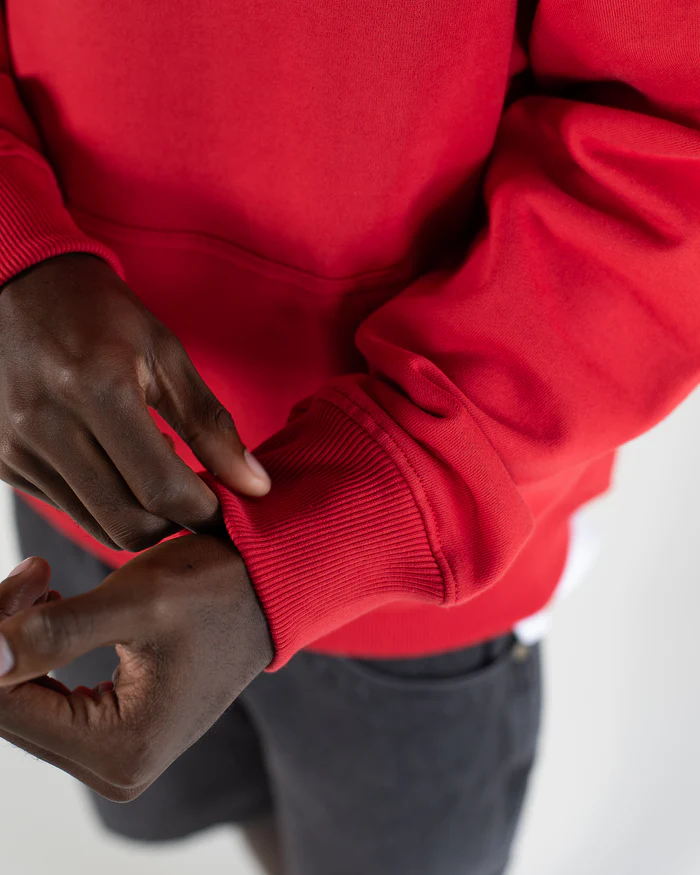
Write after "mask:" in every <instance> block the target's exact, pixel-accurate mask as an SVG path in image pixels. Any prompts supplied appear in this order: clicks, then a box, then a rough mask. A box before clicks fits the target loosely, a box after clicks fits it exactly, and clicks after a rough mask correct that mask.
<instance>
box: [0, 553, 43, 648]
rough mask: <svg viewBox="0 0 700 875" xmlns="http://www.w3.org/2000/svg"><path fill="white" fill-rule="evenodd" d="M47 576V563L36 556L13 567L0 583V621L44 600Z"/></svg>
mask: <svg viewBox="0 0 700 875" xmlns="http://www.w3.org/2000/svg"><path fill="white" fill-rule="evenodd" d="M49 576H50V570H49V566H48V564H47V563H46V562H45V561H44V560H43V559H40V558H38V557H37V556H30V557H29V558H28V559H24V560H23V561H22V562H20V563H19V565H17V567H16V568H13V569H12V571H10V573H9V574H8V575H7V577H6V578H5V580H4V581H3V582H2V583H1V584H0V621H2V620H5V619H8V618H9V617H13V616H14V615H15V614H18V613H20V611H24V610H26V609H27V608H30V607H32V605H35V604H37V603H38V602H41V601H42V600H45V599H46V597H47V596H48V593H49ZM1 658H2V657H0V659H1Z"/></svg>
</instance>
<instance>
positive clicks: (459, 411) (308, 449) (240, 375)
mask: <svg viewBox="0 0 700 875" xmlns="http://www.w3.org/2000/svg"><path fill="white" fill-rule="evenodd" d="M4 6H5V22H4V24H5V34H4V36H5V37H6V44H7V51H6V52H5V53H4V56H3V58H2V61H1V64H2V71H1V75H0V128H1V130H0V281H6V280H8V279H10V278H11V277H12V276H14V275H16V274H17V273H18V272H19V271H21V270H23V269H24V268H26V267H28V266H30V265H32V264H34V263H35V262H38V261H40V260H42V259H45V258H47V257H48V256H52V255H56V254H58V253H67V252H92V253H95V254H97V255H99V256H101V257H102V258H104V259H106V260H107V261H108V262H109V263H110V264H111V265H113V267H114V268H115V270H117V271H119V272H120V274H121V275H122V276H123V277H124V278H125V279H126V280H127V281H128V283H129V284H130V285H131V287H132V288H133V289H134V291H135V292H136V293H137V294H138V295H139V296H140V297H141V299H142V300H143V301H144V303H145V304H146V305H147V306H148V307H149V308H150V309H151V311H152V312H153V313H154V314H155V315H156V316H157V317H158V318H160V319H161V320H162V321H163V322H164V323H166V324H167V325H168V326H169V327H170V328H171V329H172V330H173V331H174V332H175V333H176V334H177V335H178V336H179V337H180V338H181V340H182V341H183V343H184V345H185V347H186V348H187V350H188V351H189V353H190V355H191V357H192V359H193V360H194V362H195V364H196V366H197V367H198V369H199V370H200V372H201V374H202V376H203V377H204V379H205V380H206V381H207V382H208V383H209V385H210V386H211V388H212V390H213V391H214V392H215V393H216V394H217V395H218V396H219V397H220V399H221V400H222V402H223V403H224V404H225V405H226V406H227V407H228V408H229V409H230V410H231V412H232V414H233V416H234V419H235V421H236V423H237V425H238V426H239V430H240V432H241V434H242V437H243V439H244V440H245V442H246V443H247V445H248V446H251V447H254V448H255V453H256V455H257V456H258V457H259V458H260V460H261V461H262V463H263V464H264V465H265V467H266V468H267V469H268V471H269V472H270V474H271V476H272V480H273V488H272V491H271V492H270V494H269V495H268V496H267V497H265V498H263V499H248V498H241V497H239V496H237V495H234V494H231V493H229V492H227V491H225V490H224V489H223V488H221V487H217V489H218V494H219V497H220V501H221V504H222V507H223V511H224V514H225V518H226V523H227V526H228V529H229V532H230V535H231V537H232V538H233V540H234V542H235V543H236V545H237V546H238V548H239V549H240V551H241V553H242V554H243V557H244V559H245V562H246V565H247V567H248V570H249V572H250V575H251V578H252V580H253V583H254V585H255V587H256V589H257V592H258V593H259V596H260V599H261V601H262V604H263V606H264V608H265V611H266V613H267V617H268V619H269V622H270V627H271V630H272V634H273V637H274V641H275V645H276V658H275V662H274V663H273V666H272V667H273V668H274V667H278V666H280V665H282V664H284V662H285V661H286V660H287V659H289V657H290V656H291V655H292V654H293V653H294V652H295V651H297V650H298V649H300V648H303V647H306V646H309V645H312V646H313V647H314V648H315V649H318V650H321V651H325V652H330V653H344V654H352V655H375V656H382V655H411V654H423V653H430V652H435V651H439V650H445V649H449V648H453V647H458V646H460V645H466V644H468V643H472V642H475V641H477V640H479V639H483V638H485V637H487V636H490V635H494V634H497V633H501V632H504V631H506V630H508V629H510V628H511V627H512V626H513V624H514V623H515V622H516V621H518V620H519V619H521V618H522V617H524V616H526V615H528V614H531V613H533V612H534V611H536V610H538V609H539V608H541V607H542V606H543V605H544V604H545V603H546V602H547V600H548V599H549V598H550V596H551V594H552V592H553V589H554V587H555V585H556V582H557V580H558V578H559V575H560V573H561V570H562V566H563V563H564V560H565V555H566V550H567V540H568V534H567V532H568V526H567V521H568V518H569V517H570V515H571V513H572V511H573V510H574V509H575V508H576V507H578V506H579V505H580V504H581V503H582V502H584V501H586V500H587V499H589V498H590V497H591V496H593V495H596V494H598V493H600V492H601V491H603V490H604V489H605V488H606V486H607V483H608V479H609V472H610V467H611V461H612V455H613V452H614V450H615V448H617V447H619V446H620V445H621V444H623V443H624V442H626V441H629V440H630V439H631V438H633V437H635V436H636V435H639V434H640V433H642V432H644V431H646V430H647V429H649V428H650V427H651V426H653V425H654V424H655V423H657V422H658V421H659V420H660V419H662V418H663V417H664V416H665V415H666V414H667V413H668V412H669V411H670V410H671V409H672V408H673V407H674V406H675V405H677V404H678V403H679V402H680V401H681V400H682V399H683V398H684V396H686V395H687V394H688V393H689V392H690V391H691V389H692V388H693V387H694V386H695V385H696V383H697V382H698V378H699V375H700V133H699V130H700V86H699V84H698V75H699V70H700V3H698V0H673V2H668V0H596V2H593V0H541V2H540V3H539V4H538V5H537V8H536V10H535V9H534V8H533V7H534V6H535V4H533V3H526V4H521V9H520V10H519V11H518V9H517V8H516V2H515V0H440V2H437V0H433V2H431V0H245V2H236V3H232V2H229V0H178V2H165V0H149V2H143V0H122V2H120V3H114V2H112V0H6V2H5V4H4ZM258 445H259V446H258ZM178 448H179V450H180V451H181V452H182V454H183V456H184V457H185V458H186V459H187V460H188V461H189V462H191V463H192V464H194V460H193V458H192V456H190V455H189V454H188V453H187V451H186V448H185V447H184V446H183V445H182V443H180V442H179V441H178ZM37 508H38V509H41V511H42V512H43V513H44V514H46V515H47V516H48V517H49V518H50V519H51V520H52V521H53V522H54V523H55V525H57V526H59V527H60V528H62V529H64V530H65V531H67V532H69V533H70V534H71V536H72V537H74V538H75V539H76V540H77V541H79V542H80V543H82V544H84V545H85V546H86V547H88V548H90V549H92V550H93V551H94V552H95V553H97V554H98V555H100V556H101V557H102V558H103V559H105V560H106V561H107V562H109V563H111V564H112V565H119V564H120V563H121V562H123V561H125V560H126V559H127V558H129V557H128V555H127V554H118V553H111V552H110V551H109V550H107V549H106V548H102V547H100V546H99V545H97V544H96V543H95V542H92V541H91V540H90V539H89V537H88V536H86V535H85V534H84V533H82V532H81V531H80V530H79V529H78V528H77V527H75V526H73V525H72V524H71V523H70V522H69V521H68V520H67V518H65V517H63V516H61V515H59V514H58V513H55V512H52V511H50V510H48V509H46V508H45V507H44V506H43V505H40V504H38V505H37Z"/></svg>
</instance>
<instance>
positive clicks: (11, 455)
mask: <svg viewBox="0 0 700 875" xmlns="http://www.w3.org/2000/svg"><path fill="white" fill-rule="evenodd" d="M25 457H26V451H25V449H24V447H23V446H22V445H21V444H20V443H18V441H17V440H15V438H14V437H11V436H8V437H5V438H3V440H2V441H0V459H2V461H3V463H4V465H5V466H6V467H7V468H9V469H13V468H14V469H17V468H21V467H22V465H23V462H24V461H25ZM3 479H4V478H3Z"/></svg>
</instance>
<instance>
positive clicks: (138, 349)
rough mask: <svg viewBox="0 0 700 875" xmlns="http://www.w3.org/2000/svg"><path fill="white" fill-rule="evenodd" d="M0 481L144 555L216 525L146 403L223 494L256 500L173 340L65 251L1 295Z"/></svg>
mask: <svg viewBox="0 0 700 875" xmlns="http://www.w3.org/2000/svg"><path fill="white" fill-rule="evenodd" d="M0 338H1V339H2V342H1V343H0V478H1V479H2V480H4V481H5V482H6V483H9V484H10V485H11V486H15V487H17V488H18V489H21V490H22V491H24V492H27V493H29V494H30V495H34V496H36V497H38V498H40V499H42V500H44V501H46V502H48V503H49V504H52V505H54V506H56V507H59V508H61V509H62V510H64V511H65V512H66V513H68V514H69V515H70V516H71V517H72V518H73V519H74V520H75V521H76V522H77V523H79V525H80V526H82V528H84V529H85V530H86V531H87V532H89V533H90V534H92V535H93V536H94V537H96V538H97V539H98V540H100V541H102V543H104V544H107V545H108V546H110V547H114V548H116V549H120V548H122V549H126V550H133V551H139V550H143V549H145V548H147V547H150V546H153V545H154V544H156V543H158V542H159V541H161V540H162V539H163V538H164V537H166V536H167V535H170V534H172V533H174V532H175V531H177V530H179V529H181V528H186V529H189V530H190V531H193V532H215V531H217V530H218V528H219V527H220V524H221V520H220V511H219V507H218V502H217V500H216V497H215V496H214V494H213V492H212V491H211V490H210V489H209V488H208V487H207V486H206V485H205V484H204V483H203V482H202V480H201V479H200V478H199V477H198V476H197V475H196V474H195V473H194V472H193V471H192V470H191V469H190V468H189V467H188V466H187V465H186V464H185V463H184V462H183V461H182V460H181V459H180V458H179V457H178V456H177V454H176V453H175V451H174V449H173V445H172V441H171V440H169V439H166V437H165V436H164V435H163V434H162V433H161V432H160V430H159V429H158V427H157V425H156V423H155V421H154V420H153V418H152V416H151V414H150V412H149V407H150V408H153V409H154V410H156V411H158V413H159V414H160V415H161V416H162V417H163V418H164V419H165V421H166V422H167V423H168V424H169V425H170V426H171V427H172V428H173V430H174V431H175V432H176V433H177V434H179V435H180V437H182V438H183V439H184V440H185V441H186V443H188V444H189V446H190V448H191V449H192V451H193V452H194V454H195V456H196V457H197V458H198V459H199V461H200V462H201V463H202V465H203V467H205V468H206V469H208V470H209V471H210V472H211V473H212V474H214V475H215V476H216V477H217V478H218V479H219V480H220V481H221V482H222V483H224V484H225V485H226V486H228V487H229V488H230V489H232V490H234V491H237V492H241V493H245V494H247V495H251V496H260V495H265V494H266V493H267V492H268V491H269V489H270V481H269V478H268V477H267V475H266V474H265V472H264V471H262V469H260V470H259V471H257V473H256V470H255V462H253V468H251V467H250V464H249V459H250V457H249V456H248V455H247V454H246V452H245V447H244V446H243V444H242V443H241V440H240V438H239V436H238V432H237V431H236V428H235V426H234V423H233V420H232V419H231V416H230V414H229V413H228V412H227V411H226V410H225V409H224V408H223V407H222V405H221V404H220V402H219V401H218V400H217V399H216V398H215V397H214V395H213V394H212V393H211V391H210V390H209V389H208V388H207V386H206V384H205V383H204V381H203V380H202V378H201V377H200V376H199V374H198V373H197V371H196V370H195V368H194V365H193V364H192V362H191V361H190V359H189V357H188V356H187V353H186V352H185V350H184V349H183V347H182V344H181V343H180V342H179V341H178V339H177V338H176V337H175V335H173V333H172V332H171V331H169V330H168V329H167V328H166V327H165V326H164V325H163V324H162V323H161V322H159V321H158V320H157V319H156V318H155V317H154V316H153V315H152V314H151V313H150V312H149V311H148V310H147V309H146V308H145V307H144V306H143V304H142V303H141V302H140V301H139V299H138V298H137V297H136V296H135V295H134V294H133V293H132V292H131V290H130V289H129V287H128V286H127V285H126V284H125V283H123V282H122V281H121V280H120V279H119V277H118V276H117V275H116V274H115V273H114V271H113V270H112V269H111V268H110V267H109V266H108V265H107V264H106V263H104V262H103V261H101V260H100V259H98V258H95V257H93V256H90V255H61V256H58V257H56V258H51V259H49V260H48V261H44V262H42V263H41V264H39V265H37V266H36V267H34V268H32V269H31V270H29V271H26V272H25V273H23V274H22V275H20V276H19V277H17V278H16V279H14V280H13V281H12V282H10V283H8V284H7V285H6V286H4V287H3V288H2V290H0Z"/></svg>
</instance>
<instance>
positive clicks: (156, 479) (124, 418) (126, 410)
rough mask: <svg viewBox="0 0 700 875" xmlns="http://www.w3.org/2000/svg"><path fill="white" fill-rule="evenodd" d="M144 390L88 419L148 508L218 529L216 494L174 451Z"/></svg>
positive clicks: (196, 527)
mask: <svg viewBox="0 0 700 875" xmlns="http://www.w3.org/2000/svg"><path fill="white" fill-rule="evenodd" d="M139 391H140V390H138V389H136V390H133V391H125V392H124V393H123V395H122V396H121V398H115V399H114V402H113V404H112V405H111V407H110V411H109V415H108V416H105V412H104V410H101V411H96V410H85V411H84V419H85V422H86V424H87V425H88V427H89V428H90V430H91V431H92V433H93V435H94V436H95V438H96V439H97V441H98V442H99V443H100V445H101V446H102V448H103V450H104V451H105V453H106V454H107V456H108V457H109V458H110V459H111V461H112V462H113V464H114V465H115V466H116V468H117V470H118V471H119V473H120V474H121V476H122V477H123V478H124V480H125V481H126V483H127V484H128V486H129V488H130V490H131V492H132V493H133V494H134V496H135V497H136V499H137V500H138V502H139V503H140V505H141V506H142V507H143V508H144V509H145V510H146V511H148V512H149V513H150V514H153V515H154V516H157V517H159V518H161V519H163V520H170V521H172V522H174V523H177V524H178V525H179V526H180V527H181V528H186V529H189V530H190V531H193V532H207V531H216V530H218V528H219V527H220V523H221V510H220V508H219V502H218V500H217V498H216V496H215V495H214V493H213V492H212V491H211V489H209V487H208V486H206V485H205V483H204V482H203V481H202V479H201V478H200V477H198V476H197V475H196V474H195V473H194V471H193V470H192V469H191V468H190V467H189V466H188V465H186V464H185V463H184V462H183V460H182V459H181V458H180V457H179V456H178V455H177V454H176V453H175V452H173V450H172V449H171V447H170V446H169V444H168V442H167V441H166V440H165V439H164V437H163V434H162V432H161V431H160V429H159V428H158V426H157V425H156V422H155V420H154V419H153V416H152V415H151V412H150V410H149V409H148V406H147V404H146V401H145V398H143V397H140V396H139V395H138V392H139Z"/></svg>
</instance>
